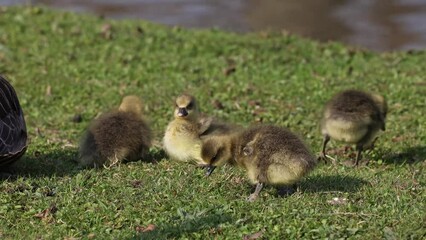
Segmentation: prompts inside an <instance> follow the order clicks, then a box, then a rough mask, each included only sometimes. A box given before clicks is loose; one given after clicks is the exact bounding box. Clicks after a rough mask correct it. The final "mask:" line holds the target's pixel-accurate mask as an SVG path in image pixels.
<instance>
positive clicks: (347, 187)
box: [301, 175, 368, 192]
mask: <svg viewBox="0 0 426 240" xmlns="http://www.w3.org/2000/svg"><path fill="white" fill-rule="evenodd" d="M366 183H368V182H367V181H364V180H362V179H360V178H356V177H350V176H341V175H331V176H312V177H309V178H307V179H306V180H305V181H303V182H302V183H301V188H302V191H304V192H329V191H338V192H356V191H358V189H359V188H361V187H362V186H363V185H365V184H366Z"/></svg>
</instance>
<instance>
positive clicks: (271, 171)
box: [237, 125, 317, 185]
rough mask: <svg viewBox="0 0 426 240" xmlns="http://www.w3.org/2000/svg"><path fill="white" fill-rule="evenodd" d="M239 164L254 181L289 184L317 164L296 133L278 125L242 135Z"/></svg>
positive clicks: (256, 128)
mask: <svg viewBox="0 0 426 240" xmlns="http://www.w3.org/2000/svg"><path fill="white" fill-rule="evenodd" d="M240 140H241V146H242V149H241V152H240V153H239V157H238V160H237V163H239V164H240V165H243V166H244V167H245V168H246V169H247V171H248V175H249V178H250V179H251V180H252V182H253V183H256V182H257V181H259V182H263V183H268V184H272V185H289V184H293V183H294V182H296V181H298V180H299V179H300V178H302V177H303V176H304V175H306V174H307V173H308V172H309V171H310V170H312V169H313V168H314V166H315V165H316V163H317V160H316V158H315V157H314V156H313V155H312V154H311V152H310V151H309V149H308V148H307V147H306V145H305V144H304V143H303V141H302V140H300V139H299V138H298V137H297V136H296V135H295V134H293V133H292V132H290V131H289V130H288V129H285V128H281V127H276V126H269V125H266V126H257V127H253V128H250V129H248V130H247V131H245V132H244V133H243V134H242V136H241V139H240Z"/></svg>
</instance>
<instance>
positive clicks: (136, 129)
mask: <svg viewBox="0 0 426 240" xmlns="http://www.w3.org/2000/svg"><path fill="white" fill-rule="evenodd" d="M142 108H143V104H142V102H141V100H140V99H139V98H138V97H136V96H126V97H124V98H123V100H122V102H121V104H120V107H119V108H118V110H114V111H111V112H108V113H105V114H103V115H101V116H100V117H98V118H97V119H95V120H93V121H92V123H91V124H90V126H89V128H88V130H87V131H86V133H85V135H84V136H83V138H82V140H81V143H80V149H79V155H80V157H79V163H80V165H81V166H83V167H96V168H98V167H101V166H104V167H107V168H108V167H111V166H114V165H117V164H120V163H122V162H123V161H124V160H126V161H136V160H138V159H141V158H144V157H146V155H147V153H148V151H149V148H150V146H151V138H152V133H151V130H150V127H149V126H148V124H147V122H146V121H145V119H144V117H143V116H142Z"/></svg>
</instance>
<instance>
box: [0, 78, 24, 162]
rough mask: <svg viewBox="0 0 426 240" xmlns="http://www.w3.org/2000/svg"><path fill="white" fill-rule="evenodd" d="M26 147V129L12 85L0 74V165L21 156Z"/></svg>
mask: <svg viewBox="0 0 426 240" xmlns="http://www.w3.org/2000/svg"><path fill="white" fill-rule="evenodd" d="M26 148H27V129H26V125H25V119H24V115H23V112H22V109H21V106H20V105H19V100H18V97H17V96H16V93H15V90H14V89H13V87H12V85H10V83H9V82H8V81H7V80H6V79H5V78H4V77H2V76H0V166H4V165H8V164H10V163H12V162H14V161H15V160H17V159H18V158H19V157H21V156H22V155H23V154H24V152H25V150H26Z"/></svg>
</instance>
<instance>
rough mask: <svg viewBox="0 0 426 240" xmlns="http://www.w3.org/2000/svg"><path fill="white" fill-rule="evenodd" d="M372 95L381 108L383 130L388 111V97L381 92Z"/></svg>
mask: <svg viewBox="0 0 426 240" xmlns="http://www.w3.org/2000/svg"><path fill="white" fill-rule="evenodd" d="M371 97H372V98H373V101H374V102H375V103H376V105H377V107H378V108H379V110H380V118H381V120H382V124H383V125H382V130H385V129H386V127H385V120H386V115H387V113H388V104H387V102H386V99H385V98H384V97H383V96H382V95H379V94H371Z"/></svg>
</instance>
